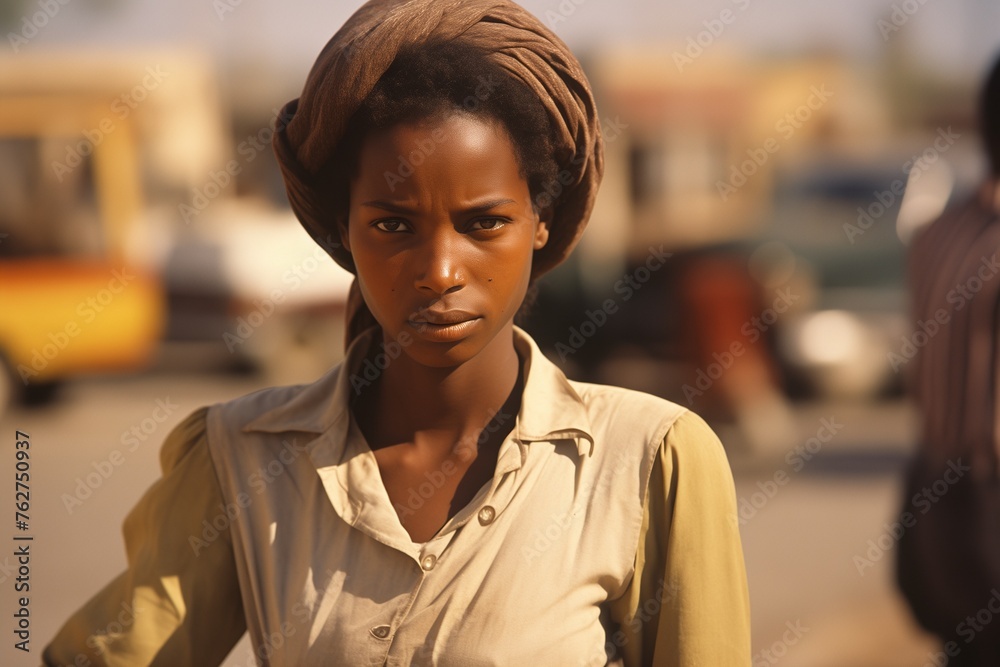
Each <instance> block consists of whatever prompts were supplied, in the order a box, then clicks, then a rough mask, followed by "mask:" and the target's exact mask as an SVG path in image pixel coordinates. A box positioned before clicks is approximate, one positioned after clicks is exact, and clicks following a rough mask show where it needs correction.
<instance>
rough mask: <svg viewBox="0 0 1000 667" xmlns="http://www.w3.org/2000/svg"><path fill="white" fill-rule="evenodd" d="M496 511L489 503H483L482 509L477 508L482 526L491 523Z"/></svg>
mask: <svg viewBox="0 0 1000 667" xmlns="http://www.w3.org/2000/svg"><path fill="white" fill-rule="evenodd" d="M496 515H497V511H496V510H495V509H493V507H492V506H490V505H485V506H484V507H483V509H481V510H479V523H481V524H483V525H484V526H486V525H489V524H491V523H493V519H495V518H496Z"/></svg>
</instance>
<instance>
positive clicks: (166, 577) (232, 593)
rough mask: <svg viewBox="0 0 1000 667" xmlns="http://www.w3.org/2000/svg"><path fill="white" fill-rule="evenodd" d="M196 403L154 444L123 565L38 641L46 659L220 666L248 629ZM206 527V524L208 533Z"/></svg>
mask: <svg viewBox="0 0 1000 667" xmlns="http://www.w3.org/2000/svg"><path fill="white" fill-rule="evenodd" d="M207 411H208V408H206V407H203V408H200V409H198V410H196V411H194V412H193V413H191V414H190V415H188V417H186V418H185V419H184V421H182V422H181V423H180V424H178V425H177V426H176V427H175V428H174V429H173V430H172V431H171V432H170V433H169V434H168V435H167V437H166V439H165V440H164V443H163V446H162V448H161V450H160V464H161V467H162V469H163V476H162V477H161V478H160V479H159V480H157V482H156V483H155V484H153V485H152V486H151V487H150V488H149V489H148V490H147V491H146V493H145V495H143V497H142V498H141V499H140V500H139V502H138V503H137V504H136V505H135V507H133V508H132V510H131V511H130V512H129V514H128V516H127V517H126V518H125V522H124V525H123V532H124V535H125V547H126V551H127V554H128V569H126V570H125V571H124V572H122V573H121V574H120V575H119V576H118V577H116V578H115V579H114V580H112V581H111V582H110V583H109V584H107V585H106V586H105V587H104V588H103V589H101V591H99V592H98V593H97V594H96V595H94V597H92V598H91V599H90V600H88V601H87V602H86V603H85V604H84V605H83V606H82V607H81V608H80V609H79V610H77V611H76V613H74V614H73V615H72V616H71V617H70V618H69V620H67V621H66V623H65V624H64V625H63V626H62V628H61V629H60V630H59V632H58V633H57V634H56V636H55V638H54V639H53V640H52V641H51V643H49V645H48V646H46V647H45V651H44V653H43V654H42V661H43V662H44V663H45V664H46V665H130V666H131V665H149V664H157V665H218V664H219V663H220V662H222V660H223V659H224V658H225V656H226V655H227V654H228V653H229V651H230V650H231V649H232V647H233V646H234V645H235V644H236V642H237V641H238V640H239V639H240V637H241V636H242V635H243V633H244V631H245V630H246V622H245V620H244V616H243V606H242V601H241V598H240V590H239V582H238V580H237V577H236V566H235V560H234V558H233V547H232V541H231V537H230V532H229V530H228V527H226V526H223V530H217V531H216V534H217V537H214V539H206V537H208V538H211V537H212V535H213V533H212V532H211V531H208V532H207V533H206V532H205V531H206V529H205V525H204V524H203V523H202V522H203V521H204V520H207V521H208V522H209V524H211V523H212V519H213V518H215V515H217V514H219V513H220V512H221V510H220V509H219V508H220V506H222V503H223V500H222V495H221V492H220V489H219V483H218V480H217V478H216V476H215V469H214V467H213V466H212V461H211V457H210V454H209V451H208V442H207V440H206V438H207V434H206V427H205V416H206V413H207ZM213 530H214V529H213Z"/></svg>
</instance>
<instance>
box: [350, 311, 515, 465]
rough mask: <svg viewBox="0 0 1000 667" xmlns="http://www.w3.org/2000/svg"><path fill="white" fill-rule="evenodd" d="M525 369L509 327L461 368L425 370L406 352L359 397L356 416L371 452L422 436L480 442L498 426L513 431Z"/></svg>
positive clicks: (429, 368) (417, 440)
mask: <svg viewBox="0 0 1000 667" xmlns="http://www.w3.org/2000/svg"><path fill="white" fill-rule="evenodd" d="M520 366H521V360H520V358H519V357H518V355H517V352H516V350H515V348H514V338H513V329H512V328H510V327H508V328H507V329H506V330H504V331H501V333H499V334H498V335H497V336H496V337H495V338H494V339H493V340H492V341H491V342H490V343H489V344H487V346H486V347H485V348H483V349H482V350H481V351H480V352H479V354H477V355H476V356H475V357H473V358H472V359H469V360H468V361H466V362H464V363H462V364H461V365H459V366H453V367H449V368H434V367H430V366H424V365H422V364H419V363H417V362H415V361H414V360H413V359H411V358H410V357H409V356H407V355H406V354H405V353H404V354H401V355H400V356H398V357H397V358H396V359H394V360H393V361H392V363H390V364H389V365H388V366H387V367H386V368H385V370H384V371H383V372H382V374H381V375H380V376H379V377H378V379H376V380H375V382H374V383H372V385H371V386H370V387H368V388H367V389H366V390H365V391H364V392H363V393H362V394H361V395H360V396H359V397H358V400H357V401H356V402H355V405H354V411H355V415H356V416H357V419H358V422H359V425H360V426H361V428H362V431H363V432H364V433H365V437H366V439H367V440H368V443H369V445H370V446H371V447H372V449H378V448H380V447H384V446H388V445H393V444H398V443H401V442H411V443H414V444H419V441H420V440H421V439H422V436H426V438H427V439H428V441H437V442H450V443H455V442H458V441H460V440H463V441H469V440H470V439H471V440H473V441H475V439H477V438H478V436H479V434H480V432H481V431H482V430H483V429H484V428H487V427H491V428H490V430H491V431H493V430H495V427H493V424H496V425H498V426H499V427H502V428H504V430H506V431H509V429H510V428H511V427H512V426H513V420H514V417H515V415H516V413H517V410H518V409H519V408H520V398H521V397H520V394H521V390H522V386H521V378H520ZM515 390H516V394H517V395H516V396H515V395H514V393H515ZM511 411H513V414H507V413H508V412H511Z"/></svg>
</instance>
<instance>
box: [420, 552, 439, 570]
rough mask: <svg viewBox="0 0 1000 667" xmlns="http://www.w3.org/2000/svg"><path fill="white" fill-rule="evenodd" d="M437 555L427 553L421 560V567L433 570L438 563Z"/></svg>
mask: <svg viewBox="0 0 1000 667" xmlns="http://www.w3.org/2000/svg"><path fill="white" fill-rule="evenodd" d="M437 560H438V559H437V556H435V555H434V554H427V555H426V556H424V557H423V558H422V559H421V561H420V567H422V568H424V569H425V570H433V569H434V566H435V565H436V564H437Z"/></svg>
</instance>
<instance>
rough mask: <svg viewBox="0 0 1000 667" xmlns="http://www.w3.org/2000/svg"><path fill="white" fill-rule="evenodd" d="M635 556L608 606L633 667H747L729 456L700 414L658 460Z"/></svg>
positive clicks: (668, 440) (670, 438)
mask: <svg viewBox="0 0 1000 667" xmlns="http://www.w3.org/2000/svg"><path fill="white" fill-rule="evenodd" d="M651 475H652V476H651V478H650V484H649V489H648V492H647V497H646V503H645V510H644V516H643V522H642V527H641V529H640V535H639V542H638V549H637V553H636V560H635V574H634V576H633V579H632V583H631V585H630V586H629V587H628V589H627V590H626V591H625V593H624V595H622V596H621V597H619V598H617V599H615V600H613V601H612V602H611V603H610V611H611V615H612V619H613V620H614V621H615V622H616V627H617V631H616V633H615V634H614V635H612V637H611V643H612V644H613V645H615V646H616V647H617V648H618V649H619V654H620V655H622V656H623V658H624V664H625V665H626V666H627V667H639V666H640V665H641V666H644V667H645V666H648V665H652V666H653V667H694V666H695V665H704V666H706V667H709V666H710V667H747V666H748V665H750V660H751V655H750V598H749V592H748V588H747V579H746V568H745V565H744V561H743V548H742V543H741V540H740V533H739V523H738V519H737V513H736V491H735V487H734V484H733V476H732V471H731V470H730V468H729V462H728V460H727V458H726V454H725V450H724V449H723V447H722V443H721V442H720V441H719V439H718V437H717V436H716V435H715V433H714V432H713V431H712V429H711V428H709V426H708V425H707V424H706V423H705V422H704V420H702V419H701V417H699V416H698V415H696V414H695V413H693V412H687V413H685V414H684V415H682V416H681V417H680V418H678V419H677V421H676V422H675V423H674V425H673V426H672V427H671V429H670V430H669V431H668V433H667V435H666V436H665V438H664V441H663V443H662V445H661V447H660V449H659V451H658V452H657V455H656V459H655V461H654V463H653V469H652V474H651Z"/></svg>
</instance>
